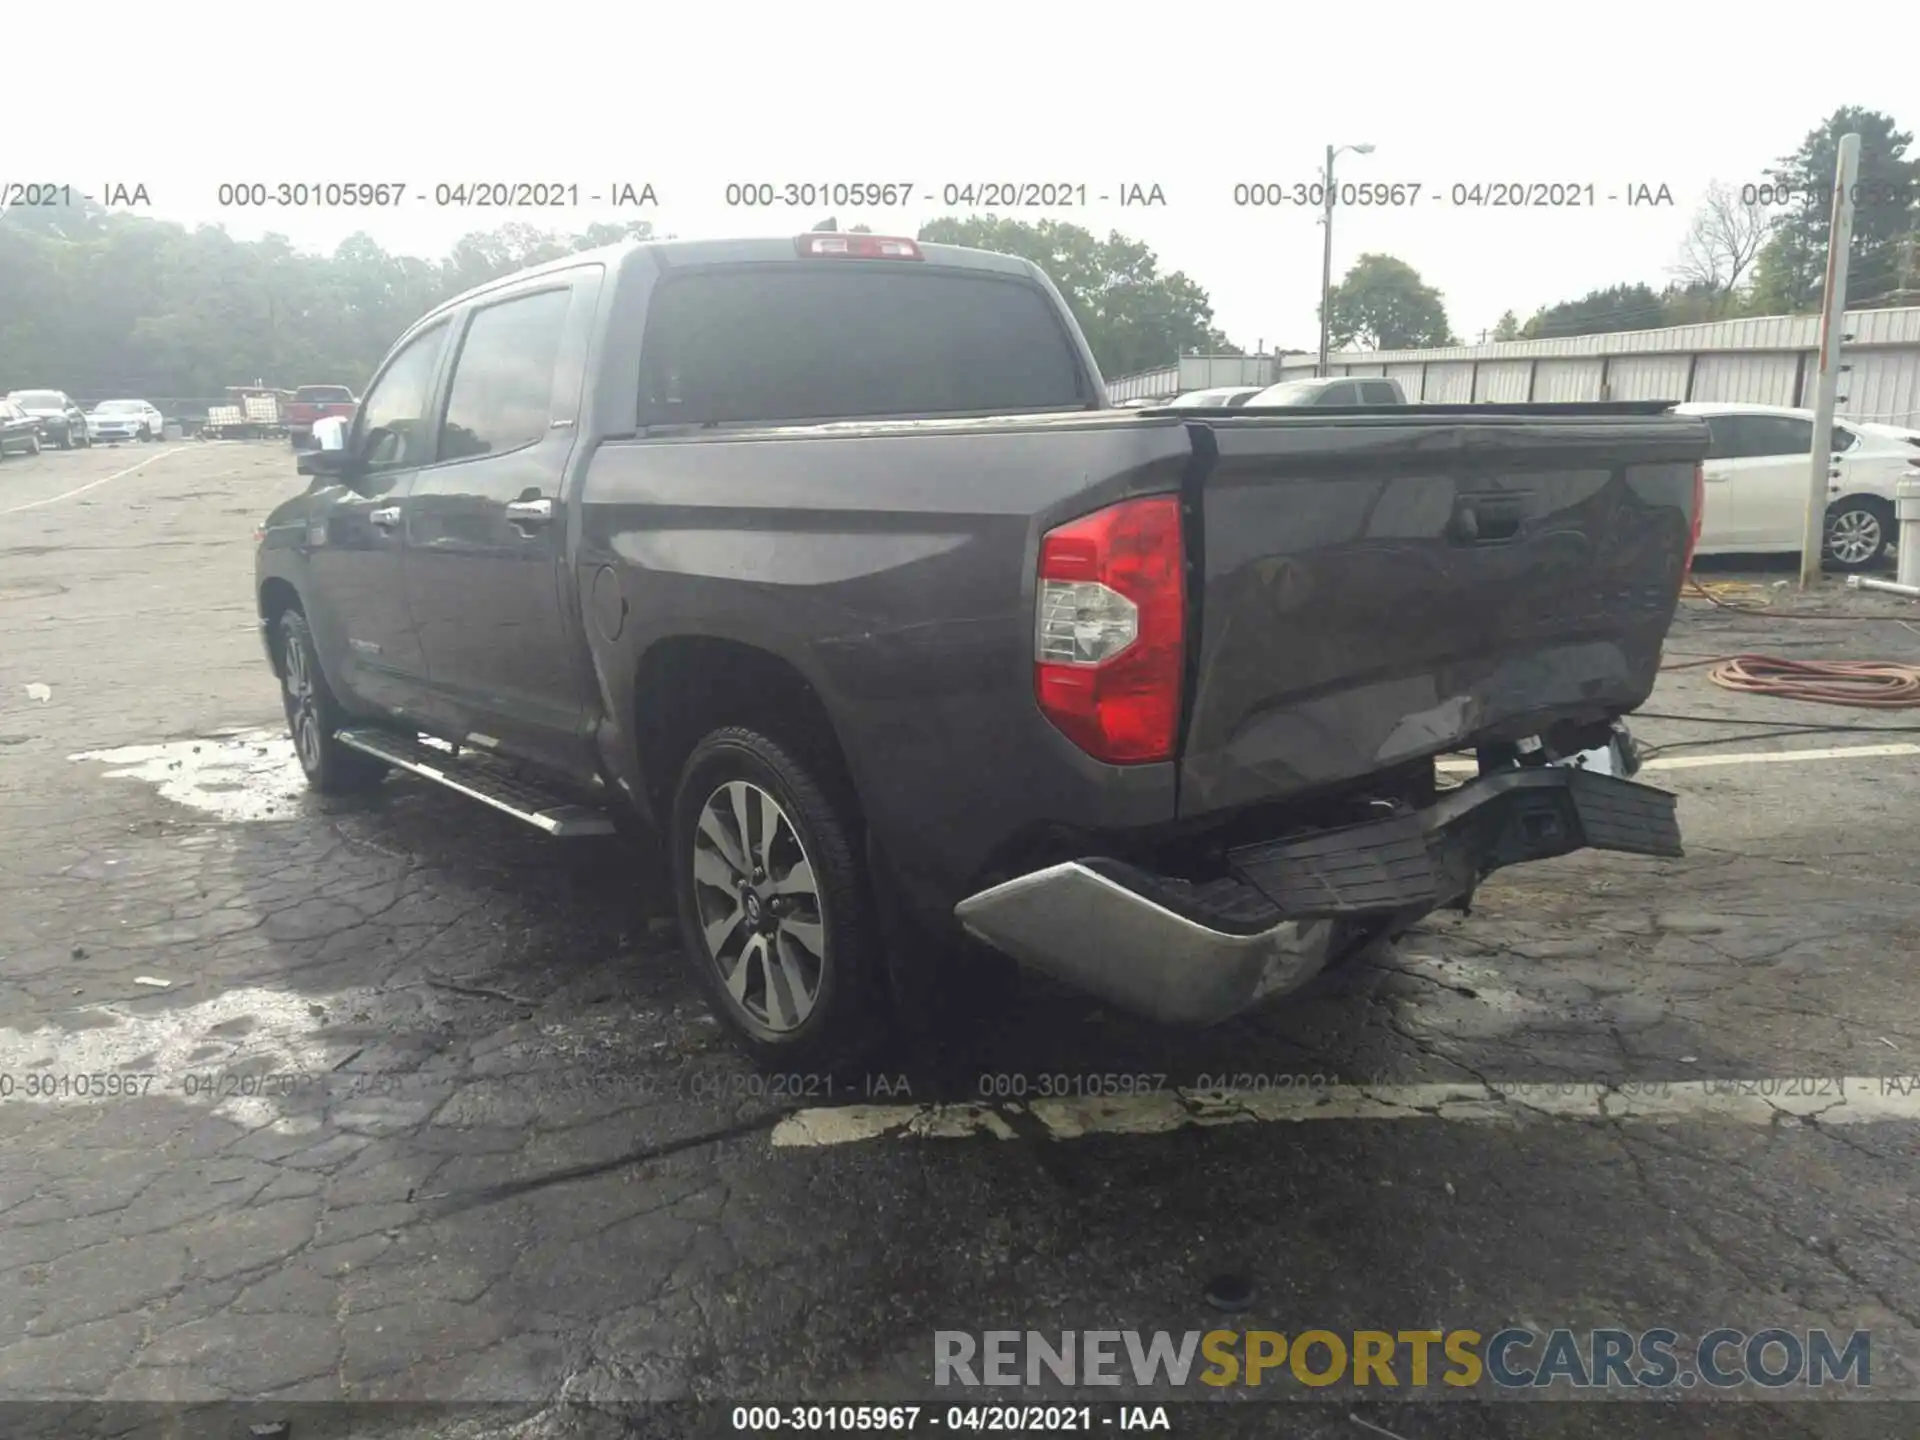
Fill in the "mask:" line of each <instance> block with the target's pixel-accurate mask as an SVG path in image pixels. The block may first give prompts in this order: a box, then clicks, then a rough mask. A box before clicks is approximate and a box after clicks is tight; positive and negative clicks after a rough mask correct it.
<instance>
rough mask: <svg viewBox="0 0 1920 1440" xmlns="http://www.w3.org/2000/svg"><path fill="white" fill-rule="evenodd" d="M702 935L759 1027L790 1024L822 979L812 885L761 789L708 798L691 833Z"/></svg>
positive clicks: (729, 789) (737, 788) (823, 956)
mask: <svg viewBox="0 0 1920 1440" xmlns="http://www.w3.org/2000/svg"><path fill="white" fill-rule="evenodd" d="M693 886H694V903H695V907H696V910H697V912H698V915H699V921H700V932H701V934H700V940H701V943H702V944H703V945H704V946H705V947H706V953H707V958H708V960H709V961H710V962H711V963H712V964H713V966H714V968H715V969H716V970H717V971H718V972H719V975H720V980H721V983H722V985H723V986H724V988H725V990H726V992H727V994H728V996H729V997H731V999H732V1001H733V1003H734V1004H735V1005H737V1006H738V1007H739V1009H740V1011H741V1013H742V1014H743V1015H745V1016H746V1017H747V1018H748V1019H750V1020H751V1021H753V1023H754V1024H755V1025H757V1026H760V1027H762V1028H764V1029H766V1030H769V1031H772V1032H774V1033H776V1034H786V1033H789V1032H791V1031H794V1030H797V1029H799V1028H800V1026H801V1025H802V1024H804V1023H805V1022H806V1019H807V1017H808V1016H809V1015H811V1014H812V1013H813V1008H814V1005H815V1003H816V1002H817V1001H818V1000H819V998H820V989H821V982H822V981H823V980H824V979H825V978H826V966H827V949H826V928H825V922H824V916H823V914H822V910H821V903H820V890H819V882H818V881H817V880H816V879H815V878H814V873H813V863H812V861H811V860H810V859H809V857H808V855H807V851H806V846H805V845H804V844H803V843H802V842H801V839H800V833H799V831H798V830H797V829H796V828H795V827H794V824H793V821H792V819H791V818H789V816H788V815H787V812H786V811H785V810H783V809H781V807H780V802H779V801H777V800H775V799H774V797H773V796H772V795H770V794H768V793H767V792H766V791H765V790H763V789H761V788H760V787H759V786H757V785H754V784H751V783H749V782H747V781H745V780H730V781H727V782H726V783H725V784H723V785H721V786H719V787H718V788H717V789H715V790H714V792H713V793H712V794H711V795H709V796H708V797H707V801H706V804H705V805H703V806H702V807H701V810H700V823H699V828H698V829H697V831H696V832H695V834H694V839H693Z"/></svg>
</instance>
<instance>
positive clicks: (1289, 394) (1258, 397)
mask: <svg viewBox="0 0 1920 1440" xmlns="http://www.w3.org/2000/svg"><path fill="white" fill-rule="evenodd" d="M1242 403H1244V404H1246V405H1248V406H1252V407H1257V408H1261V409H1264V408H1266V407H1267V406H1270V405H1286V406H1293V405H1404V404H1406V403H1407V395H1406V392H1405V391H1404V390H1402V389H1401V388H1400V382H1399V381H1398V380H1385V379H1381V378H1380V377H1379V376H1364V375H1363V376H1359V377H1357V378H1356V377H1353V376H1346V375H1334V376H1326V377H1322V378H1320V379H1317V380H1283V381H1281V382H1280V383H1279V384H1278V385H1269V386H1267V388H1266V389H1264V390H1261V391H1259V392H1258V393H1256V394H1255V395H1254V396H1253V398H1252V399H1250V400H1247V401H1244V402H1242Z"/></svg>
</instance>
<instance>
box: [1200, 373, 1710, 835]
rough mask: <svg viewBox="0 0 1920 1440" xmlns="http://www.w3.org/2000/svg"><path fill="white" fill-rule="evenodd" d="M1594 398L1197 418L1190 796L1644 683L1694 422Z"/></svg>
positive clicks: (1683, 507) (1574, 707)
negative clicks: (1542, 409) (1586, 403)
mask: <svg viewBox="0 0 1920 1440" xmlns="http://www.w3.org/2000/svg"><path fill="white" fill-rule="evenodd" d="M1476 408H1478V407H1476ZM1591 409H1592V411H1593V412H1596V413H1570V414H1567V413H1562V414H1551V415H1548V414H1541V413H1538V412H1530V411H1528V410H1524V409H1515V410H1511V411H1506V412H1502V411H1498V410H1494V409H1492V408H1491V407H1488V408H1487V409H1486V410H1485V411H1484V413H1477V414H1462V413H1459V412H1458V411H1449V412H1447V413H1444V414H1434V413H1431V412H1428V413H1423V412H1422V411H1421V410H1419V409H1417V408H1416V409H1410V410H1408V411H1407V412H1404V413H1402V414H1393V415H1379V414H1365V415H1362V414H1353V415H1345V416H1329V415H1321V416H1318V417H1315V416H1311V415H1302V416H1299V417H1282V416H1259V415H1253V416H1232V417H1227V416H1220V415H1214V416H1208V417H1207V418H1205V419H1204V420H1200V421H1196V422H1194V423H1193V424H1192V426H1191V427H1190V428H1191V430H1192V431H1193V432H1194V444H1195V448H1196V450H1197V452H1198V453H1199V455H1200V456H1201V457H1202V459H1203V461H1207V462H1209V463H1205V464H1202V465H1199V466H1196V467H1195V472H1194V473H1195V475H1196V476H1197V477H1198V478H1197V479H1196V480H1194V481H1192V482H1190V483H1191V485H1192V487H1193V488H1194V489H1196V490H1197V492H1198V493H1197V494H1190V496H1189V499H1190V501H1191V503H1192V504H1193V505H1194V506H1195V507H1196V508H1197V509H1198V512H1199V514H1200V518H1201V525H1200V527H1199V529H1200V534H1199V536H1198V554H1197V556H1196V557H1195V558H1196V561H1197V567H1196V575H1197V583H1196V585H1195V594H1196V597H1197V599H1198V602H1199V603H1198V606H1197V610H1198V615H1197V618H1196V624H1197V627H1198V646H1197V657H1196V662H1195V663H1194V665H1193V667H1192V689H1191V703H1190V706H1189V709H1188V713H1187V719H1186V732H1185V739H1184V746H1183V751H1182V758H1181V770H1180V790H1181V795H1180V810H1181V814H1182V815H1183V816H1187V817H1193V816H1202V815H1206V814H1209V813H1211V812H1215V811H1220V810H1225V809H1229V808H1234V807H1239V806H1243V805H1247V804H1252V803H1257V802H1260V801H1266V800H1275V799H1284V798H1286V797H1288V796H1291V795H1295V794H1298V793H1300V792H1303V791H1308V790H1312V789H1315V788H1317V787H1320V786H1325V785H1332V784H1337V783H1339V782H1342V781H1346V780H1351V779H1357V778H1359V777H1361V776H1364V775H1367V774H1369V773H1372V772H1374V771H1378V770H1380V769H1382V768H1384V767H1387V766H1391V765H1394V764H1396V763H1399V762H1403V761H1407V760H1412V759H1416V758H1418V757H1421V756H1424V755H1432V754H1438V753H1441V752H1444V751H1447V750H1453V749H1460V748H1464V747H1466V746H1467V745H1470V744H1473V743H1476V742H1479V741H1481V740H1489V739H1518V738H1522V737H1524V736H1528V735H1533V734H1537V733H1538V732H1540V731H1541V730H1543V729H1545V728H1546V727H1547V726H1548V725H1551V724H1553V723H1555V722H1557V721H1561V720H1574V721H1585V720H1600V719H1605V718H1608V717H1610V716H1613V715H1617V714H1620V713H1623V712H1625V711H1628V710H1631V709H1633V708H1634V707H1636V706H1638V705H1640V704H1641V703H1642V702H1643V701H1644V700H1645V699H1646V697H1647V695H1648V693H1649V692H1650V691H1651V690H1652V688H1653V682H1654V678H1655V673H1656V671H1657V669H1658V667H1659V660H1660V647H1661V642H1662V640H1663V639H1664V638H1665V635H1666V631H1667V627H1668V625H1669V623H1670V622H1671V621H1672V618H1673V612H1674V607H1675V605H1676V603H1677V601H1678V598H1679V590H1680V584H1681V580H1682V571H1683V568H1684V562H1685V555H1686V548H1687V539H1688V533H1689V529H1690V526H1691V523H1692V513H1691V512H1692V504H1693V472H1694V467H1695V465H1696V464H1697V463H1698V462H1699V461H1700V459H1701V458H1702V457H1703V456H1704V455H1705V453H1706V446H1707V435H1706V429H1705V427H1704V426H1703V425H1701V424H1700V423H1699V422H1698V421H1696V420H1692V419H1688V418H1685V417H1679V416H1670V415H1660V414H1638V413H1635V414H1622V413H1617V412H1613V411H1609V410H1608V409H1607V407H1597V406H1596V407H1591ZM1600 412H1605V413H1600Z"/></svg>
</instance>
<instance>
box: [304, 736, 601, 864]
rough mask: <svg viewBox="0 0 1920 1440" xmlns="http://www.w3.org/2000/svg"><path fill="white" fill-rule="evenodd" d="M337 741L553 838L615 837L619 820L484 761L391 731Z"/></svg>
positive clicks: (493, 763)
mask: <svg viewBox="0 0 1920 1440" xmlns="http://www.w3.org/2000/svg"><path fill="white" fill-rule="evenodd" d="M333 738H334V739H336V740H338V741H339V742H340V743H341V744H342V745H345V746H346V747H347V748H348V749H350V750H358V751H360V752H361V753H362V754H365V755H371V756H373V757H375V758H376V759H379V760H384V761H386V762H387V764H389V765H391V766H393V767H394V768H395V769H396V770H405V771H407V772H408V773H409V774H413V775H418V776H419V777H420V778H421V779H423V780H431V781H432V782H433V783H434V784H436V785H441V786H444V787H445V788H447V789H448V790H452V791H454V792H456V793H458V794H461V795H465V796H466V797H467V798H468V799H469V800H478V801H479V802H480V803H481V804H482V805H491V806H492V807H493V808H494V809H496V810H500V811H503V812H505V813H506V814H508V815H511V816H513V818H514V819H516V820H524V821H525V822H526V823H527V824H529V825H531V826H533V827H534V828H535V829H538V830H544V831H546V832H547V834H549V835H554V836H558V837H559V838H561V839H567V840H571V839H573V838H574V837H575V836H578V835H611V834H613V831H614V826H613V817H612V816H610V815H608V814H606V813H605V812H604V811H601V810H595V809H593V808H592V807H590V806H586V805H577V804H575V803H574V802H573V801H571V800H568V799H565V798H564V797H562V796H559V795H556V794H553V793H552V792H550V791H548V790H545V789H543V788H541V787H540V786H539V785H536V784H533V783H531V782H529V781H527V780H524V779H522V778H521V777H519V776H517V775H511V774H508V773H507V771H506V770H505V769H504V768H503V767H502V766H500V765H499V764H497V763H496V762H493V761H491V760H488V759H486V758H484V757H482V756H478V755H475V756H472V757H469V756H466V755H454V754H451V753H449V752H447V751H445V750H436V749H434V748H433V747H432V746H430V745H423V744H422V743H421V742H420V741H418V740H416V739H414V738H413V737H412V736H410V735H396V734H394V733H393V732H392V731H390V730H378V729H370V728H357V729H347V730H336V731H335V732H334V735H333Z"/></svg>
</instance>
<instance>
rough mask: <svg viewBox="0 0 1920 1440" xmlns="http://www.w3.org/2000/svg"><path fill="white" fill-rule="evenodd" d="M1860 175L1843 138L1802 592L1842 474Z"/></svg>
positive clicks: (1823, 313)
mask: <svg viewBox="0 0 1920 1440" xmlns="http://www.w3.org/2000/svg"><path fill="white" fill-rule="evenodd" d="M1859 173H1860V137H1859V136H1858V135H1854V134H1846V135H1842V136H1841V137H1840V154H1839V156H1838V157H1837V163H1836V164H1835V166H1834V176H1833V213H1832V217H1831V218H1830V219H1829V220H1828V221H1827V281H1826V284H1825V285H1824V286H1823V287H1822V288H1821V292H1820V370H1819V375H1818V382H1817V388H1816V389H1815V391H1814V399H1813V455H1812V457H1811V459H1810V461H1809V469H1808V472H1807V513H1806V519H1805V530H1804V531H1803V533H1802V535H1801V537H1800V588H1801V589H1802V590H1807V589H1811V588H1812V587H1813V586H1815V585H1818V584H1819V583H1820V555H1821V552H1822V551H1823V550H1825V549H1826V540H1827V478H1828V476H1829V474H1834V475H1837V474H1839V473H1840V472H1839V471H1837V470H1835V469H1834V468H1833V407H1834V404H1835V400H1836V396H1837V395H1838V393H1839V387H1840V342H1841V340H1842V338H1843V337H1842V335H1841V333H1840V332H1841V331H1842V330H1844V329H1845V328H1846V321H1847V258H1848V255H1849V254H1850V253H1851V251H1852V249H1853V186H1854V180H1855V179H1856V178H1857V177H1858V175H1859ZM1883 538H1884V537H1883Z"/></svg>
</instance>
